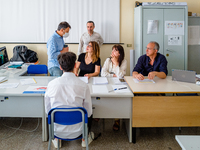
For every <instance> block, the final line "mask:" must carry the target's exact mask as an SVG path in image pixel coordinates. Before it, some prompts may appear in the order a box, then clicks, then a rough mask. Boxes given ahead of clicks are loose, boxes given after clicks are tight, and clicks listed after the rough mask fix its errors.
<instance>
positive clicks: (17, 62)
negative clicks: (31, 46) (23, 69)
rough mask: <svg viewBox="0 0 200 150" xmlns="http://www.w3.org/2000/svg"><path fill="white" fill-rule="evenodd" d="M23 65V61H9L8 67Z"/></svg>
mask: <svg viewBox="0 0 200 150" xmlns="http://www.w3.org/2000/svg"><path fill="white" fill-rule="evenodd" d="M23 63H24V62H23V61H11V62H10V65H22V64H23Z"/></svg>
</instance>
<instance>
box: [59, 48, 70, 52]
mask: <svg viewBox="0 0 200 150" xmlns="http://www.w3.org/2000/svg"><path fill="white" fill-rule="evenodd" d="M68 51H69V47H63V49H62V50H61V51H60V52H61V53H66V52H68Z"/></svg>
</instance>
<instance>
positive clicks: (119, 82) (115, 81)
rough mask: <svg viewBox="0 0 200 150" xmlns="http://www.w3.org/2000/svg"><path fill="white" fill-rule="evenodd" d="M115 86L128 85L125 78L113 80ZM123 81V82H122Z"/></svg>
mask: <svg viewBox="0 0 200 150" xmlns="http://www.w3.org/2000/svg"><path fill="white" fill-rule="evenodd" d="M112 80H113V83H114V84H127V83H126V81H125V80H124V79H123V78H115V77H114V78H112ZM120 80H122V81H120Z"/></svg>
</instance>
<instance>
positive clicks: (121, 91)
mask: <svg viewBox="0 0 200 150" xmlns="http://www.w3.org/2000/svg"><path fill="white" fill-rule="evenodd" d="M124 87H127V86H126V85H112V88H113V90H114V89H119V88H124ZM114 92H115V93H127V92H131V91H130V90H129V89H128V87H127V89H121V90H115V91H114Z"/></svg>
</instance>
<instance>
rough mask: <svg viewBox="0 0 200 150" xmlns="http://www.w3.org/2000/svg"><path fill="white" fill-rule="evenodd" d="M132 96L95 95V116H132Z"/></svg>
mask: <svg viewBox="0 0 200 150" xmlns="http://www.w3.org/2000/svg"><path fill="white" fill-rule="evenodd" d="M131 103H132V98H119V97H115V98H114V97H113V98H110V97H108V98H105V97H99V98H96V97H93V98H92V105H93V117H94V118H130V117H131V113H132V109H131V106H132V104H131Z"/></svg>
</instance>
